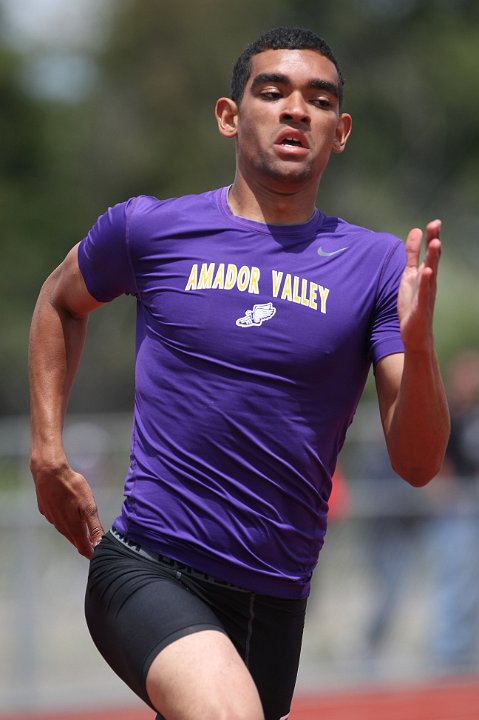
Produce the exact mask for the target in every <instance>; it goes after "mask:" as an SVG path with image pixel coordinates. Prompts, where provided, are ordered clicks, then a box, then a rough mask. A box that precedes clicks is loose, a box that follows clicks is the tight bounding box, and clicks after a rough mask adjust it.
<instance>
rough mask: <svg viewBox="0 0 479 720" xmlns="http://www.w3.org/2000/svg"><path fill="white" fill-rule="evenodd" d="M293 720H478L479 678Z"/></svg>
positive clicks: (388, 694)
mask: <svg viewBox="0 0 479 720" xmlns="http://www.w3.org/2000/svg"><path fill="white" fill-rule="evenodd" d="M0 720H153V714H152V713H151V711H149V710H145V709H144V708H131V709H124V708H121V709H120V708H116V709H115V708H113V709H102V710H98V711H92V710H89V711H86V710H85V711H83V712H79V711H75V712H69V711H65V712H58V711H56V712H49V713H47V714H46V713H23V714H10V715H3V714H0ZM290 720H479V677H477V678H471V679H469V680H465V679H463V680H457V681H452V680H444V681H442V682H434V683H430V684H428V685H421V686H407V687H401V688H397V687H394V688H392V689H379V690H361V691H345V692H341V693H339V692H338V693H332V692H331V693H322V694H320V695H314V696H313V695H308V696H306V695H302V696H299V697H298V698H296V699H295V701H294V703H293V708H292V712H291V717H290Z"/></svg>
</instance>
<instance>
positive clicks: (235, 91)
mask: <svg viewBox="0 0 479 720" xmlns="http://www.w3.org/2000/svg"><path fill="white" fill-rule="evenodd" d="M265 50H315V51H316V52H318V53H319V54H320V55H324V57H326V58H328V60H331V62H332V63H333V65H334V66H335V67H336V70H337V71H338V77H339V87H338V92H339V104H340V105H341V103H342V100H343V86H344V78H343V74H342V72H341V70H340V68H339V64H338V61H337V60H336V57H335V55H334V53H333V51H332V50H331V48H330V46H329V45H328V44H327V43H326V42H325V41H324V40H323V39H322V38H320V37H319V35H316V33H314V32H313V31H312V30H306V29H304V28H300V27H287V26H285V27H277V28H273V29H272V30H268V31H267V32H265V33H263V34H262V35H260V36H259V38H257V40H254V41H253V42H252V43H250V45H248V47H247V48H245V50H243V52H242V53H241V55H240V56H239V58H238V59H237V61H236V63H235V65H234V68H233V74H232V77H231V99H232V100H234V101H235V103H237V104H238V105H239V103H240V102H241V100H242V98H243V94H244V90H245V87H246V83H247V82H248V78H249V76H250V75H251V58H252V57H253V55H258V53H261V52H264V51H265Z"/></svg>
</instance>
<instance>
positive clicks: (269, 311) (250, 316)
mask: <svg viewBox="0 0 479 720" xmlns="http://www.w3.org/2000/svg"><path fill="white" fill-rule="evenodd" d="M275 313H276V308H275V307H274V305H273V303H272V302H268V303H259V304H257V305H253V309H252V310H246V314H245V315H244V316H243V317H241V318H238V320H237V321H236V324H237V325H238V326H239V327H252V326H255V327H258V326H259V325H262V324H263V322H265V320H271V318H272V317H273V315H274V314H275Z"/></svg>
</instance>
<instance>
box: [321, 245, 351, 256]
mask: <svg viewBox="0 0 479 720" xmlns="http://www.w3.org/2000/svg"><path fill="white" fill-rule="evenodd" d="M347 249H348V246H346V247H343V248H339V250H331V252H328V251H327V250H323V248H322V247H321V245H320V246H319V248H318V255H320V256H321V257H331V255H337V254H338V253H341V252H343V250H347Z"/></svg>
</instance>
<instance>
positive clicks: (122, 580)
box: [85, 536, 225, 707]
mask: <svg viewBox="0 0 479 720" xmlns="http://www.w3.org/2000/svg"><path fill="white" fill-rule="evenodd" d="M85 616H86V620H87V624H88V628H89V630H90V634H91V636H92V639H93V641H94V643H95V645H96V646H97V648H98V650H99V651H100V653H101V654H102V655H103V657H104V659H105V660H106V662H107V663H108V664H109V665H110V666H111V668H112V669H113V670H114V672H115V673H116V674H117V675H118V676H119V677H120V678H121V679H122V680H123V681H124V682H125V683H126V684H127V685H128V686H129V687H130V688H131V689H132V690H133V692H135V693H136V694H137V695H139V697H141V698H142V699H143V700H144V701H145V702H146V703H147V704H149V705H150V707H153V705H152V703H151V701H150V699H149V697H148V693H147V691H146V676H147V673H148V670H149V667H150V665H151V663H152V661H153V660H154V658H155V657H156V656H157V654H158V653H159V652H160V651H161V650H162V649H163V648H165V647H166V646H167V645H169V644H171V643H172V642H174V641H175V640H177V639H179V638H182V637H184V636H186V635H189V634H191V633H196V632H199V631H201V630H216V631H219V632H221V633H224V632H225V631H224V628H223V627H222V624H221V622H220V621H219V620H218V618H217V617H216V616H215V614H214V613H213V612H212V610H211V609H210V608H209V607H208V606H207V605H206V604H205V603H204V602H203V601H202V600H200V599H199V598H197V597H196V596H195V595H194V594H193V593H192V592H190V591H189V590H188V589H187V588H186V587H185V586H184V585H183V583H182V582H181V581H179V580H177V579H176V578H175V576H174V572H171V571H168V570H166V571H165V570H164V569H163V568H162V567H161V566H159V565H157V564H156V563H154V562H152V561H150V560H148V559H144V558H142V557H139V556H137V555H135V554H134V553H132V552H131V551H129V550H128V549H126V548H123V547H122V546H121V545H119V543H117V542H116V541H115V540H112V539H110V538H109V537H108V536H106V537H104V538H103V539H102V541H101V543H100V544H99V545H98V546H97V548H96V549H95V553H94V557H93V559H92V561H91V563H90V573H89V578H88V584H87V590H86V597H85Z"/></svg>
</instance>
